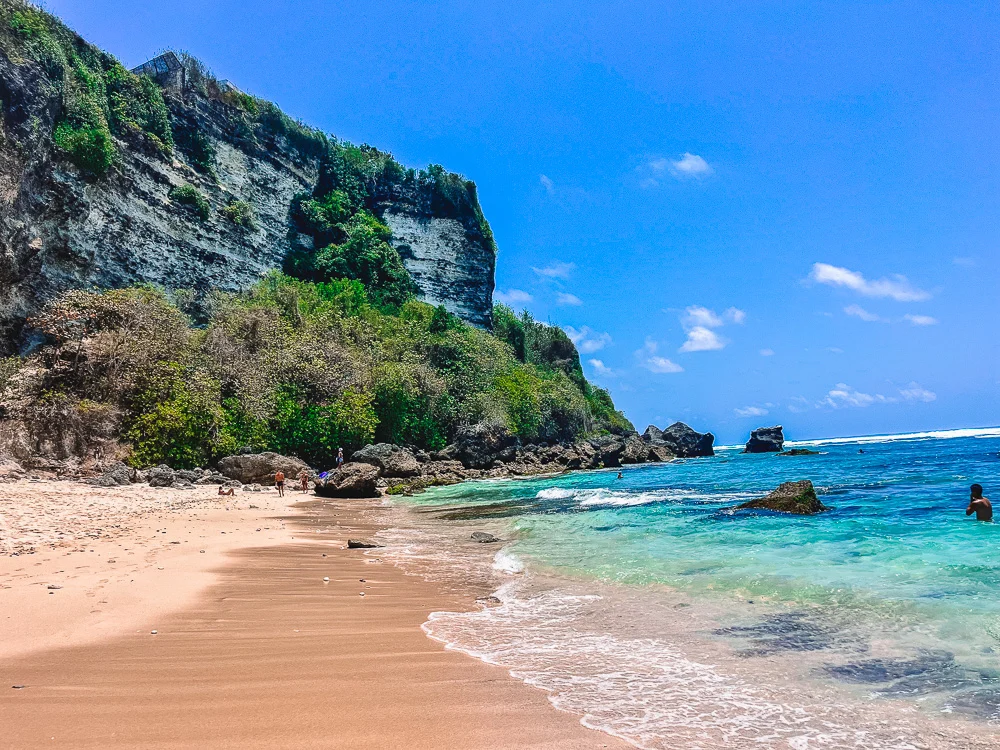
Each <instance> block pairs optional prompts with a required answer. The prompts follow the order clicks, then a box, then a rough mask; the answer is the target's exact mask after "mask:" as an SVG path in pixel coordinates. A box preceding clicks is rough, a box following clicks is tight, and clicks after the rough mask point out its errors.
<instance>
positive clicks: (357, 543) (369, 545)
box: [347, 539, 382, 549]
mask: <svg viewBox="0 0 1000 750" xmlns="http://www.w3.org/2000/svg"><path fill="white" fill-rule="evenodd" d="M381 546H382V545H381V544H375V542H369V541H366V540H363V539H348V540H347V549H378V548H379V547H381Z"/></svg>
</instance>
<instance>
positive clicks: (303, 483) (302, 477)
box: [299, 469, 309, 492]
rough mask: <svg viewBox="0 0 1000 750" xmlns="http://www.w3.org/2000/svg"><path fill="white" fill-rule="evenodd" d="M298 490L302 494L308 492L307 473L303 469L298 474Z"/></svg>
mask: <svg viewBox="0 0 1000 750" xmlns="http://www.w3.org/2000/svg"><path fill="white" fill-rule="evenodd" d="M299 489H300V490H302V491H303V492H308V491H309V472H308V471H306V470H305V469H303V470H302V471H300V472H299Z"/></svg>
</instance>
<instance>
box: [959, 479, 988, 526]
mask: <svg viewBox="0 0 1000 750" xmlns="http://www.w3.org/2000/svg"><path fill="white" fill-rule="evenodd" d="M969 493H970V495H971V497H970V498H969V507H968V508H966V509H965V515H967V516H971V515H972V514H973V513H975V514H976V520H977V521H992V520H993V504H992V503H991V502H990V501H989V498H986V497H983V485H981V484H974V485H972V486H971V487H970V488H969Z"/></svg>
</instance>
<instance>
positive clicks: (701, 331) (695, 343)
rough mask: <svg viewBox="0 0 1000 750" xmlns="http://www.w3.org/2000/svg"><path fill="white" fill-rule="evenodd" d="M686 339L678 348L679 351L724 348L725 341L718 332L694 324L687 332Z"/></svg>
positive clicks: (706, 350) (707, 350)
mask: <svg viewBox="0 0 1000 750" xmlns="http://www.w3.org/2000/svg"><path fill="white" fill-rule="evenodd" d="M687 334H688V337H687V341H685V342H684V345H683V346H682V347H681V348H680V349H679V350H678V351H681V352H711V351H717V350H719V349H725V347H726V342H725V341H724V340H722V339H721V338H719V336H718V334H717V333H716V332H715V331H713V330H711V329H710V328H705V327H704V326H695V327H694V328H692V329H691V330H690V331H688V332H687Z"/></svg>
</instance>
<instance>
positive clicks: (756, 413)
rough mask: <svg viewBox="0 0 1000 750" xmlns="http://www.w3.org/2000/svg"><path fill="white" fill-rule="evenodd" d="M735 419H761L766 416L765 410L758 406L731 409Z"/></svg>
mask: <svg viewBox="0 0 1000 750" xmlns="http://www.w3.org/2000/svg"><path fill="white" fill-rule="evenodd" d="M733 411H734V412H735V413H736V416H737V417H763V416H764V415H765V414H767V409H762V408H761V407H759V406H747V407H745V408H743V409H733Z"/></svg>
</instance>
